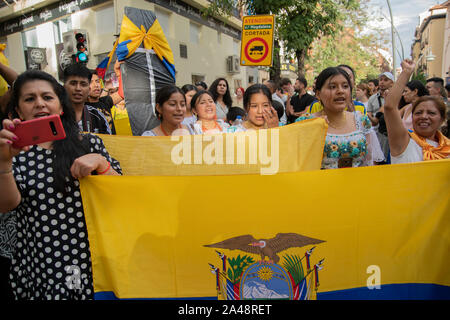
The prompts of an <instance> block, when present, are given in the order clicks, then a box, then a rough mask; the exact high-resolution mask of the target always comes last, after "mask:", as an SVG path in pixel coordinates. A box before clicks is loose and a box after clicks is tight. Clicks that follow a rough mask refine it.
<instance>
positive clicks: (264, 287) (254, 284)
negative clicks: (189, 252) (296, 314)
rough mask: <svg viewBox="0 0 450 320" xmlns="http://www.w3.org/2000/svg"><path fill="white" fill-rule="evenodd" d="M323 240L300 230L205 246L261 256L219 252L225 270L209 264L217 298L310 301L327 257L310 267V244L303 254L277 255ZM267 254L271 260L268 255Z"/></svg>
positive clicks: (239, 237) (240, 237) (237, 238)
mask: <svg viewBox="0 0 450 320" xmlns="http://www.w3.org/2000/svg"><path fill="white" fill-rule="evenodd" d="M322 242H324V241H323V240H319V239H314V238H310V237H306V236H303V235H300V234H297V233H278V234H277V235H276V236H275V237H274V238H271V239H260V240H257V239H255V238H254V237H253V236H252V235H243V236H237V237H233V238H230V239H227V240H224V241H221V242H218V243H214V244H209V245H205V247H211V248H220V249H228V250H240V251H244V252H247V253H250V254H253V255H260V257H261V260H260V261H256V260H255V259H254V257H252V256H251V255H243V256H241V255H238V256H237V257H232V258H230V257H227V256H226V255H225V254H224V253H223V252H220V251H217V250H216V252H217V254H218V255H219V258H220V259H221V260H222V270H220V268H218V267H216V266H214V265H213V264H209V265H210V267H211V272H212V273H213V274H214V275H215V276H216V290H217V296H218V299H222V300H259V299H264V300H267V299H277V300H309V299H313V298H314V295H313V291H317V288H318V287H319V270H321V269H322V268H323V266H322V264H323V261H324V259H321V260H320V261H319V262H318V263H316V264H314V266H313V268H311V255H312V253H313V250H314V248H315V247H311V248H310V249H309V250H307V251H306V252H305V253H304V255H303V256H302V255H299V254H298V253H295V254H284V255H283V256H282V257H281V258H280V257H279V256H278V255H277V253H280V252H282V251H284V250H287V249H289V248H301V247H304V246H307V245H313V244H319V243H322ZM266 257H268V259H269V260H266V259H265V258H266Z"/></svg>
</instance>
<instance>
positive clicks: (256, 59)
mask: <svg viewBox="0 0 450 320" xmlns="http://www.w3.org/2000/svg"><path fill="white" fill-rule="evenodd" d="M274 24H275V16H273V15H256V16H245V17H243V18H242V39H241V66H271V65H272V57H273V30H274Z"/></svg>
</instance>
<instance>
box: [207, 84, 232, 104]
mask: <svg viewBox="0 0 450 320" xmlns="http://www.w3.org/2000/svg"><path fill="white" fill-rule="evenodd" d="M220 81H225V83H226V84H227V91H226V92H225V94H224V96H223V98H222V99H223V102H225V105H226V106H227V108H228V109H230V108H231V105H232V104H233V99H231V94H230V86H229V85H228V81H227V79H225V78H218V79H216V80H214V82H213V83H212V84H211V85H210V86H209V92H211V93H212V97H213V100H214V102H217V98H218V97H219V93H218V92H217V86H218V85H219V82H220Z"/></svg>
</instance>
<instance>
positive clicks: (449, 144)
mask: <svg viewBox="0 0 450 320" xmlns="http://www.w3.org/2000/svg"><path fill="white" fill-rule="evenodd" d="M401 66H402V73H401V74H400V76H399V77H398V79H397V81H396V82H395V83H394V86H393V87H392V89H391V90H390V91H389V94H388V96H387V97H386V102H385V104H384V118H385V120H386V127H387V131H388V138H389V146H390V148H391V162H392V163H393V164H394V163H410V162H418V161H427V160H439V159H448V158H449V157H450V139H448V138H447V137H445V136H444V135H443V134H442V133H441V132H440V131H439V128H440V126H441V125H442V124H443V123H444V121H445V119H446V113H445V112H446V107H445V103H444V101H443V99H441V98H440V97H433V96H423V97H420V98H418V99H417V100H416V101H415V102H414V103H413V104H412V108H411V114H412V127H413V132H409V131H408V130H407V129H406V128H405V127H404V126H403V123H402V118H401V117H400V111H399V110H398V108H397V106H398V103H399V101H400V99H401V97H402V93H403V90H404V88H405V85H406V83H407V82H408V79H409V77H410V76H411V74H412V73H413V72H414V68H415V63H414V62H413V61H411V60H409V59H406V60H404V61H403V62H402V63H401Z"/></svg>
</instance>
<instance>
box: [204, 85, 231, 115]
mask: <svg viewBox="0 0 450 320" xmlns="http://www.w3.org/2000/svg"><path fill="white" fill-rule="evenodd" d="M209 92H211V93H212V97H213V100H214V103H215V104H216V116H217V119H219V120H223V121H226V118H227V113H228V109H230V108H231V105H232V104H233V99H232V98H231V93H230V86H229V85H228V81H227V80H226V79H225V78H218V79H216V80H214V82H213V83H212V84H211V85H210V86H209Z"/></svg>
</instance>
